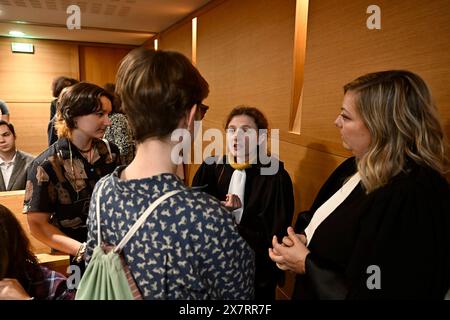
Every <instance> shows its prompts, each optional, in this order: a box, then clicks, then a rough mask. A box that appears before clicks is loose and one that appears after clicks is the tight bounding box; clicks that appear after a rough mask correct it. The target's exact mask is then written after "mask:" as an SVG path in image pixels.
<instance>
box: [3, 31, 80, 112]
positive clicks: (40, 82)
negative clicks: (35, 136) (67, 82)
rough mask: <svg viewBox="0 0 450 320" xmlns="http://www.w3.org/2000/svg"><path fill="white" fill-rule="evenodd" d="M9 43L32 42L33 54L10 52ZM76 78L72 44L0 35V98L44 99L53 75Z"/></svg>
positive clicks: (48, 95)
mask: <svg viewBox="0 0 450 320" xmlns="http://www.w3.org/2000/svg"><path fill="white" fill-rule="evenodd" d="M11 42H28V43H33V44H34V50H35V53H34V54H26V53H12V52H11ZM62 75H66V76H69V77H73V78H78V47H77V45H76V44H71V43H63V42H58V41H44V40H33V39H11V38H4V37H0V77H1V79H2V80H1V85H0V99H2V100H4V101H6V102H7V103H8V102H48V103H49V111H48V113H47V118H48V117H49V115H50V101H51V100H52V94H51V84H52V81H53V79H54V78H55V77H57V76H62Z"/></svg>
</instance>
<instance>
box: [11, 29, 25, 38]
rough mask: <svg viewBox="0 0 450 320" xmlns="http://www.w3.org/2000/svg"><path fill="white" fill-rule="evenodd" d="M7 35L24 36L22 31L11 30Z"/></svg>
mask: <svg viewBox="0 0 450 320" xmlns="http://www.w3.org/2000/svg"><path fill="white" fill-rule="evenodd" d="M9 35H10V36H14V37H24V36H25V33H23V32H22V31H16V30H11V31H10V32H9Z"/></svg>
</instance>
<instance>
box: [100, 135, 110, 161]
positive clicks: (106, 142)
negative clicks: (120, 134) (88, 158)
mask: <svg viewBox="0 0 450 320" xmlns="http://www.w3.org/2000/svg"><path fill="white" fill-rule="evenodd" d="M102 140H103V142H104V143H105V144H106V147H107V148H108V152H109V156H110V158H111V159H112V154H111V147H110V146H109V141H108V140H107V139H105V138H103V139H102Z"/></svg>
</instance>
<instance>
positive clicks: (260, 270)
mask: <svg viewBox="0 0 450 320" xmlns="http://www.w3.org/2000/svg"><path fill="white" fill-rule="evenodd" d="M215 160H216V159H215ZM222 160H223V161H221V162H222V163H216V162H217V161H215V162H214V163H212V162H213V161H211V159H209V160H207V161H205V162H208V163H212V164H207V163H205V162H204V163H203V164H202V165H201V166H200V168H199V169H198V171H197V173H196V174H195V177H194V179H193V181H192V185H193V186H204V188H202V191H205V192H207V193H209V194H210V195H212V196H214V197H216V198H217V199H219V200H221V201H223V200H225V196H226V194H227V193H228V187H229V184H230V181H231V176H232V175H233V172H234V169H233V168H232V167H231V166H230V165H229V164H227V163H225V164H224V163H223V162H225V158H222ZM262 167H264V165H261V164H254V165H252V166H251V167H250V168H248V169H245V172H246V183H245V191H244V211H243V213H242V218H241V221H240V224H239V225H238V230H239V233H240V234H241V236H242V237H243V238H244V239H245V240H246V241H247V242H248V243H249V244H250V246H251V247H252V249H253V250H255V253H256V256H255V258H256V283H258V282H267V281H273V282H276V280H277V278H278V279H281V278H282V276H283V273H282V272H280V270H278V269H277V268H276V266H275V263H273V262H272V261H271V260H270V258H269V255H268V251H267V250H268V248H269V247H271V246H272V245H271V243H272V237H273V235H277V236H278V237H282V236H284V235H285V234H286V229H287V227H288V226H290V224H291V221H292V216H293V211H294V195H293V189H292V182H291V178H290V177H289V174H288V173H287V172H286V170H285V169H284V165H283V163H282V162H281V161H280V162H279V170H278V171H277V173H276V174H274V175H261V172H260V169H261V168H262Z"/></svg>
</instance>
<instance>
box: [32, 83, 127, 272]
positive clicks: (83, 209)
mask: <svg viewBox="0 0 450 320" xmlns="http://www.w3.org/2000/svg"><path fill="white" fill-rule="evenodd" d="M58 103H60V106H59V108H58V113H57V122H56V130H57V132H58V137H59V139H58V140H57V141H56V142H55V143H54V144H53V145H51V146H50V147H49V148H48V149H47V150H45V151H44V152H43V153H42V154H40V155H39V156H38V157H37V158H36V159H35V160H34V161H33V163H32V165H31V166H30V169H29V170H28V178H27V179H28V180H27V184H26V192H25V200H24V213H27V220H28V224H29V226H30V231H31V234H32V235H33V236H34V237H36V238H37V239H38V240H40V241H42V242H43V243H45V244H46V245H48V246H49V247H50V248H53V249H55V250H58V251H61V252H64V253H66V254H69V255H71V256H72V257H74V259H73V260H74V261H75V262H78V263H79V265H80V267H81V268H84V262H83V258H84V250H85V241H86V236H87V228H86V219H87V215H88V212H89V201H90V199H91V194H92V191H93V190H94V186H95V184H96V182H97V181H98V180H99V179H100V178H101V177H102V176H104V175H106V174H108V173H111V172H112V171H113V170H114V169H115V168H116V167H117V166H118V165H119V164H120V154H119V150H118V148H117V147H116V146H115V145H114V144H112V143H111V144H106V143H105V142H104V141H103V140H102V138H103V135H104V133H105V130H106V127H107V126H109V125H110V124H111V122H110V120H109V117H108V115H109V113H110V112H111V108H112V107H111V98H110V96H109V95H108V93H107V92H106V91H105V90H103V89H102V88H100V87H99V86H96V85H95V84H90V83H85V82H80V83H77V84H75V85H73V86H70V87H69V88H67V89H65V90H64V92H63V93H62V95H61V97H60V98H59V102H58Z"/></svg>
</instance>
